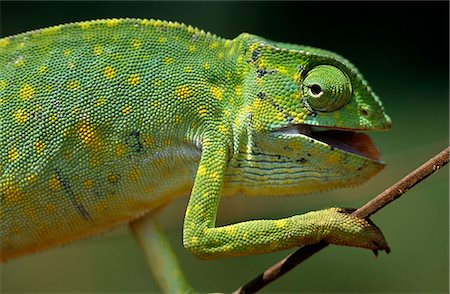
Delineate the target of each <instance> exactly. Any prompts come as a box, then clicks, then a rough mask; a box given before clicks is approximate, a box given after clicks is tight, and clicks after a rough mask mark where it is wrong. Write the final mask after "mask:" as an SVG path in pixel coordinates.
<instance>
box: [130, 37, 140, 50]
mask: <svg viewBox="0 0 450 294" xmlns="http://www.w3.org/2000/svg"><path fill="white" fill-rule="evenodd" d="M141 47H142V41H141V40H139V39H134V40H132V41H131V48H133V49H139V48H141Z"/></svg>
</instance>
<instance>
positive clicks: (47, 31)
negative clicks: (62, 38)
mask: <svg viewBox="0 0 450 294" xmlns="http://www.w3.org/2000/svg"><path fill="white" fill-rule="evenodd" d="M60 31H61V26H56V27H51V28H45V29H43V30H42V34H43V35H54V34H57V33H59V32H60Z"/></svg>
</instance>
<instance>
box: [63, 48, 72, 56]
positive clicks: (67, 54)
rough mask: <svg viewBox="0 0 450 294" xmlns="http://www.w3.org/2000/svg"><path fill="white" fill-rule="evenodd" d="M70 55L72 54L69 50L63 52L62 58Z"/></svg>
mask: <svg viewBox="0 0 450 294" xmlns="http://www.w3.org/2000/svg"><path fill="white" fill-rule="evenodd" d="M70 54H72V50H71V49H66V50H64V56H69V55H70Z"/></svg>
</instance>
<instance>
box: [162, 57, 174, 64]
mask: <svg viewBox="0 0 450 294" xmlns="http://www.w3.org/2000/svg"><path fill="white" fill-rule="evenodd" d="M163 61H164V63H165V64H171V63H172V62H173V58H172V57H164V60H163Z"/></svg>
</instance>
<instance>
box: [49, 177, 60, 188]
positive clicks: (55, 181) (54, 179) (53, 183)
mask: <svg viewBox="0 0 450 294" xmlns="http://www.w3.org/2000/svg"><path fill="white" fill-rule="evenodd" d="M48 185H49V186H50V189H51V190H52V191H59V190H61V188H62V185H61V183H60V182H59V180H58V178H57V177H56V176H55V175H53V176H51V177H50V179H49V180H48Z"/></svg>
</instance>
